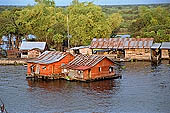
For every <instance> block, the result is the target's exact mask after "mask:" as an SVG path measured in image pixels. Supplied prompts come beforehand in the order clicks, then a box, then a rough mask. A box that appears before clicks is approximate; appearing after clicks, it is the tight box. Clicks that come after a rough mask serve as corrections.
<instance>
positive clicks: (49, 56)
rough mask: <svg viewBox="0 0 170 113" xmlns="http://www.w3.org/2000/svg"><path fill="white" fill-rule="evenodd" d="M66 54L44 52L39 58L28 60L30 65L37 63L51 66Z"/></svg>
mask: <svg viewBox="0 0 170 113" xmlns="http://www.w3.org/2000/svg"><path fill="white" fill-rule="evenodd" d="M67 54H69V53H66V52H56V51H45V52H43V53H42V54H41V55H40V56H39V57H37V58H36V59H34V60H29V61H27V62H30V63H39V64H51V63H54V62H58V61H60V60H61V59H63V58H64V57H65V56H66V55H67Z"/></svg>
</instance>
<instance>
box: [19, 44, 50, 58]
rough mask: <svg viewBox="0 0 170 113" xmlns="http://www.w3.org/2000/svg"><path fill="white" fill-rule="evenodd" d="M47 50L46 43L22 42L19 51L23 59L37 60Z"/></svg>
mask: <svg viewBox="0 0 170 113" xmlns="http://www.w3.org/2000/svg"><path fill="white" fill-rule="evenodd" d="M47 49H48V48H47V44H46V42H22V44H21V47H20V49H19V50H20V53H21V58H36V57H38V56H39V55H40V54H41V53H42V52H44V51H45V50H47Z"/></svg>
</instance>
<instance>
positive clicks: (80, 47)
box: [70, 46, 89, 50]
mask: <svg viewBox="0 0 170 113" xmlns="http://www.w3.org/2000/svg"><path fill="white" fill-rule="evenodd" d="M83 48H89V46H79V47H73V48H70V49H72V50H75V49H83Z"/></svg>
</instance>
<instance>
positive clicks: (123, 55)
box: [90, 38, 154, 60]
mask: <svg viewBox="0 0 170 113" xmlns="http://www.w3.org/2000/svg"><path fill="white" fill-rule="evenodd" d="M153 41H154V39H153V38H99V39H96V38H94V39H93V40H92V42H91V46H90V48H91V49H92V52H93V54H98V55H100V54H102V55H106V56H108V57H113V58H116V59H136V60H151V46H152V44H153Z"/></svg>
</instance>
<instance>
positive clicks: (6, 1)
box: [0, 0, 170, 6]
mask: <svg viewBox="0 0 170 113" xmlns="http://www.w3.org/2000/svg"><path fill="white" fill-rule="evenodd" d="M54 1H55V3H56V5H57V6H68V5H70V3H71V1H72V0H54ZM79 1H81V2H82V1H83V2H85V1H89V2H92V1H94V3H95V4H97V5H133V4H160V3H170V0H79ZM34 4H35V2H34V0H0V5H20V6H23V5H24V6H26V5H34Z"/></svg>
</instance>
